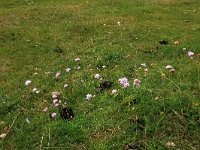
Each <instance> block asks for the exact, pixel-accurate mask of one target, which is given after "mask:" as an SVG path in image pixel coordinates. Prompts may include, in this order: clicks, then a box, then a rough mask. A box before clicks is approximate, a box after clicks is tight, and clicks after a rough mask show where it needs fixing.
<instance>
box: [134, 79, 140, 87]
mask: <svg viewBox="0 0 200 150" xmlns="http://www.w3.org/2000/svg"><path fill="white" fill-rule="evenodd" d="M140 83H141V81H140V80H139V79H135V80H134V81H133V85H134V86H135V87H138V86H140Z"/></svg>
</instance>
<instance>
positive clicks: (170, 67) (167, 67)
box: [165, 65, 173, 70]
mask: <svg viewBox="0 0 200 150" xmlns="http://www.w3.org/2000/svg"><path fill="white" fill-rule="evenodd" d="M165 68H166V69H169V70H170V69H172V68H173V67H172V66H170V65H167V66H166V67H165Z"/></svg>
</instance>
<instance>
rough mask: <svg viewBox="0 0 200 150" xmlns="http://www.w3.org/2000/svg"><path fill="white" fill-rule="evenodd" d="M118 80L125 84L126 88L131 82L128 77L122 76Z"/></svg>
mask: <svg viewBox="0 0 200 150" xmlns="http://www.w3.org/2000/svg"><path fill="white" fill-rule="evenodd" d="M118 81H119V83H120V84H121V85H123V87H124V88H127V87H129V83H128V79H127V78H120V79H119V80H118Z"/></svg>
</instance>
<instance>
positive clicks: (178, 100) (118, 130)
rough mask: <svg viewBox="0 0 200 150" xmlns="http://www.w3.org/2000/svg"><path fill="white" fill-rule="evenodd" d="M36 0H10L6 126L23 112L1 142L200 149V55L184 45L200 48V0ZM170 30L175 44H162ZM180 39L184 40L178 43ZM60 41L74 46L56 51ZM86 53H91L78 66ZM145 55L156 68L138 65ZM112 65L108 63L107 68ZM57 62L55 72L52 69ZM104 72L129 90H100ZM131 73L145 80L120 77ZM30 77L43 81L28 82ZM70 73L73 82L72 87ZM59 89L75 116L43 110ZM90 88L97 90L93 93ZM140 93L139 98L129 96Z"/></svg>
mask: <svg viewBox="0 0 200 150" xmlns="http://www.w3.org/2000/svg"><path fill="white" fill-rule="evenodd" d="M33 2H34V3H33V4H28V1H18V0H11V1H6V0H1V2H0V3H1V5H0V9H1V10H0V20H1V22H0V40H1V43H0V44H1V49H0V54H1V55H0V59H1V65H0V66H1V67H0V70H1V76H0V77H1V93H0V96H1V99H0V100H1V101H0V102H1V105H0V121H1V122H0V129H3V128H4V127H5V126H6V125H8V124H11V123H12V121H13V119H14V118H15V117H16V116H17V114H18V113H19V112H20V114H19V116H18V118H17V119H16V121H15V123H14V125H13V126H12V129H11V132H10V133H9V134H8V136H7V138H6V139H5V140H4V141H3V142H1V143H0V144H1V148H2V149H11V148H14V149H27V148H30V149H35V148H37V147H38V146H40V145H41V143H40V142H41V139H42V137H43V143H42V146H43V147H48V146H50V147H68V149H73V148H74V149H84V148H85V149H122V147H123V146H124V145H125V143H132V144H134V143H135V145H137V146H140V147H143V148H146V149H164V148H165V146H164V145H165V143H166V142H168V141H173V142H174V143H175V144H176V147H177V148H181V149H192V148H193V149H195V148H196V149H198V148H200V143H199V141H200V139H199V137H200V128H199V105H198V103H199V91H198V90H199V84H200V83H199V73H198V71H199V68H198V58H197V56H195V58H194V59H193V60H191V59H189V58H188V57H187V56H186V55H185V53H184V52H182V51H181V49H182V48H183V47H187V48H188V49H191V50H192V51H194V52H195V54H196V53H199V47H200V43H199V37H200V25H199V24H200V20H199V17H200V15H199V11H200V10H199V7H198V6H199V5H200V1H198V0H181V1H178V0H176V1H175V0H164V1H163V0H154V1H151V2H150V1H148V0H142V1H141V0H134V1H130V0H124V1H121V0H113V1H106V0H91V1H81V0H79V1H78V0H74V1H70V0H67V1H64V0H63V1H62V0H58V1H53V0H50V1H45V0H40V1H39V0H38V1H33ZM118 21H120V22H121V25H120V26H119V25H118V24H117V22H118ZM104 24H106V25H104ZM161 39H166V40H168V41H169V45H167V46H160V45H159V43H158V41H159V40H161ZM175 40H179V41H180V43H181V44H180V45H179V47H178V49H179V51H178V52H177V51H176V47H175V46H174V44H173V43H174V41H175ZM56 46H59V47H61V48H63V49H64V50H65V51H64V53H63V54H57V53H55V52H54V51H53V49H54V48H55V47H56ZM76 57H80V58H81V61H80V65H81V70H78V71H77V70H76V67H77V66H78V65H77V63H76V62H74V58H76ZM143 62H146V63H147V68H148V69H149V75H148V76H147V77H145V76H144V72H143V70H142V69H138V68H139V66H140V64H141V63H143ZM168 64H171V65H172V66H174V68H175V69H176V73H175V75H174V76H172V75H170V74H169V73H168V71H166V70H165V68H164V66H166V65H168ZM102 65H105V66H106V69H105V70H97V67H99V66H102ZM36 67H37V68H41V70H39V71H37V70H35V68H36ZM66 67H70V68H72V71H71V73H69V74H66V73H64V72H65V68H66ZM91 69H92V70H91ZM48 71H51V72H53V73H52V74H50V75H49V76H47V75H45V72H48ZM57 71H62V78H61V80H60V81H58V82H56V81H55V80H54V78H53V77H54V74H55V72H57ZM34 72H38V73H39V74H38V75H37V76H35V75H34ZM161 72H164V73H165V74H166V76H167V79H166V80H162V78H161V75H160V74H161ZM96 73H100V75H101V76H102V77H103V78H104V79H106V80H111V81H114V82H115V86H114V87H113V88H112V89H114V88H116V89H119V94H118V95H117V96H112V95H110V92H111V90H107V91H104V92H102V93H97V92H96V90H95V86H97V85H98V81H96V80H95V79H94V75H95V74H96ZM123 76H125V77H127V78H128V79H129V80H130V83H131V84H132V81H133V79H135V78H139V79H140V80H141V81H142V85H141V87H140V88H138V89H135V88H133V87H132V86H131V87H130V88H128V89H122V88H121V86H120V85H118V84H117V81H118V79H119V78H120V77H123ZM27 79H31V80H33V83H34V86H33V85H32V87H30V88H27V87H24V82H25V81H26V80H27ZM65 82H67V83H69V84H70V87H69V88H68V89H63V88H62V87H63V84H64V83H65ZM35 86H36V87H38V88H40V89H41V93H40V94H39V95H37V96H35V95H33V94H30V93H31V90H32V88H33V87H35ZM54 90H59V91H61V92H62V101H66V102H67V103H68V104H69V105H70V106H71V107H72V108H73V109H74V112H75V119H74V120H73V121H71V122H63V121H62V120H61V119H60V118H57V119H56V120H54V121H50V120H49V116H48V115H47V114H45V113H43V112H42V110H43V108H45V107H46V106H49V105H50V104H51V92H52V91H54ZM87 93H92V94H95V95H96V97H95V98H94V99H92V100H91V101H89V102H87V101H85V95H86V94H87ZM156 97H158V98H157V99H155V98H156ZM133 99H137V101H139V102H138V104H132V103H131V104H129V102H130V101H132V100H133ZM44 100H48V104H47V103H44V102H43V101H44ZM174 111H175V112H177V113H178V114H176V113H175V112H174ZM160 112H164V114H163V115H160ZM26 117H28V118H29V119H30V124H28V123H26V122H25V118H26ZM135 118H139V119H138V120H139V121H135V120H136V119H135ZM140 121H141V122H142V121H143V122H145V125H144V126H143V125H142V124H141V123H140ZM140 126H142V127H140ZM49 136H50V139H49ZM138 143H139V144H138ZM48 144H49V145H48Z"/></svg>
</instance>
